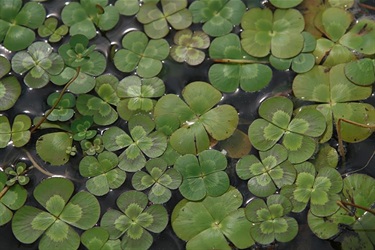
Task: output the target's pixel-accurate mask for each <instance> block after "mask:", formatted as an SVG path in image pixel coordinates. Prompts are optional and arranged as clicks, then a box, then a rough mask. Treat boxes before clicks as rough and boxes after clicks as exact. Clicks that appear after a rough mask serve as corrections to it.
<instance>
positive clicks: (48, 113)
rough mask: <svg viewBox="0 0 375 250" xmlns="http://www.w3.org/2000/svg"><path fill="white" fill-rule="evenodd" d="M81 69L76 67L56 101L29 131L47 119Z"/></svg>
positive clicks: (32, 131) (32, 130) (33, 130)
mask: <svg viewBox="0 0 375 250" xmlns="http://www.w3.org/2000/svg"><path fill="white" fill-rule="evenodd" d="M80 71H81V67H78V68H77V71H76V74H75V75H74V76H73V77H72V79H70V81H69V82H68V83H67V84H65V86H64V88H63V89H62V90H61V93H60V95H59V97H58V98H57V100H56V102H55V103H54V104H53V106H52V107H51V109H50V110H49V111H48V112H47V113H46V114H45V115H44V116H43V117H42V119H41V120H40V121H39V122H38V123H37V124H36V125H35V126H34V127H33V128H32V129H31V130H30V132H31V133H34V132H35V130H37V129H38V128H39V127H40V125H42V123H43V122H45V120H46V119H47V117H48V116H49V115H50V114H51V113H52V111H53V110H54V109H55V108H56V107H57V105H58V104H59V102H60V101H61V99H62V97H63V95H64V94H65V91H66V90H67V89H68V88H69V86H70V84H72V83H73V82H74V81H75V80H76V79H77V78H78V75H79V72H80Z"/></svg>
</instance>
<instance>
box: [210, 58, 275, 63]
mask: <svg viewBox="0 0 375 250" xmlns="http://www.w3.org/2000/svg"><path fill="white" fill-rule="evenodd" d="M211 60H212V61H213V62H216V63H233V64H251V63H269V62H267V61H256V60H247V59H226V58H225V59H214V58H211Z"/></svg>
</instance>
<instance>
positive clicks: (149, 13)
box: [137, 0, 192, 39]
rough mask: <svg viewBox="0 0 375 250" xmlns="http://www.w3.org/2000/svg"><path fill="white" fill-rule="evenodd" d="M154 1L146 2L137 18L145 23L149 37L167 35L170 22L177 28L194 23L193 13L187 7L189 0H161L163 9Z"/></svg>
mask: <svg viewBox="0 0 375 250" xmlns="http://www.w3.org/2000/svg"><path fill="white" fill-rule="evenodd" d="M154 2H155V1H154ZM154 2H146V3H144V4H143V5H142V6H141V8H140V10H139V12H138V14H137V20H138V21H139V22H140V23H142V24H143V27H144V30H145V33H146V34H147V36H148V37H150V38H153V39H159V38H162V37H165V36H166V35H167V34H168V33H169V25H168V23H169V24H170V25H171V26H172V27H173V28H174V29H175V30H182V29H186V28H188V27H189V26H190V24H191V23H192V15H191V13H190V11H189V10H188V9H187V8H186V7H187V5H188V1H187V0H179V1H170V0H161V1H160V3H161V8H162V11H161V10H160V9H159V8H158V6H157V3H154Z"/></svg>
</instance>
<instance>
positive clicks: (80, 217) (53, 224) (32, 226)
mask: <svg viewBox="0 0 375 250" xmlns="http://www.w3.org/2000/svg"><path fill="white" fill-rule="evenodd" d="M73 193H74V185H73V183H72V182H71V181H70V180H68V179H64V178H57V177H55V178H49V179H46V180H44V181H42V182H41V183H40V184H38V185H37V186H36V187H35V189H34V192H33V195H34V197H35V199H36V201H37V202H38V203H39V204H40V205H41V206H42V207H43V208H44V210H41V209H39V208H36V207H32V206H29V205H26V206H23V207H22V208H21V209H19V210H18V211H17V212H16V213H15V215H14V218H13V220H12V231H13V234H14V236H15V237H16V238H17V239H18V240H19V241H20V242H22V243H25V244H31V243H33V242H35V241H36V240H37V239H38V238H40V241H39V244H38V246H39V249H50V248H51V247H52V248H58V247H63V248H70V249H78V247H79V245H80V237H79V235H78V233H77V232H76V231H75V230H74V229H73V227H77V228H79V229H83V230H85V229H89V228H91V227H93V226H94V225H95V223H96V222H97V221H98V219H99V215H100V206H99V202H98V200H97V199H96V198H95V197H94V196H93V195H91V194H89V193H88V192H85V191H81V192H78V193H76V194H75V195H73Z"/></svg>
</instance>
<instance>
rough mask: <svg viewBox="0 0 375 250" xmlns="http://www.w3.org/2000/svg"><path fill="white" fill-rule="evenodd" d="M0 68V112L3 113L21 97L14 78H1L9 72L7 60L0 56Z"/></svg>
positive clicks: (18, 86)
mask: <svg viewBox="0 0 375 250" xmlns="http://www.w3.org/2000/svg"><path fill="white" fill-rule="evenodd" d="M0 67H1V69H0V111H4V110H8V109H10V108H11V107H13V106H14V104H15V103H16V102H17V100H18V97H19V96H20V95H21V85H20V83H19V82H18V80H17V78H15V77H14V76H8V77H4V78H2V77H3V76H5V75H7V74H8V72H9V71H10V63H9V61H8V59H6V58H5V57H2V56H0ZM1 78H2V79H1Z"/></svg>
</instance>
